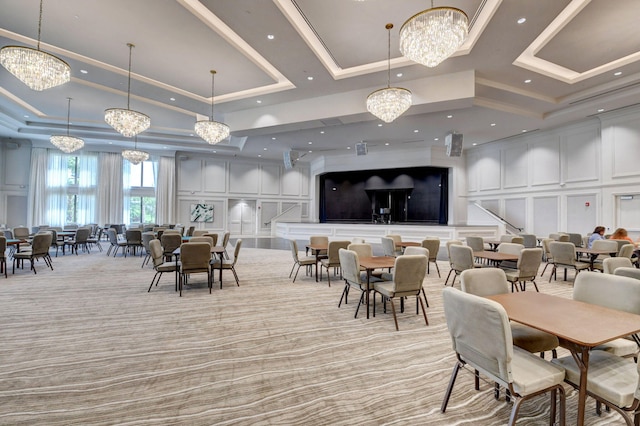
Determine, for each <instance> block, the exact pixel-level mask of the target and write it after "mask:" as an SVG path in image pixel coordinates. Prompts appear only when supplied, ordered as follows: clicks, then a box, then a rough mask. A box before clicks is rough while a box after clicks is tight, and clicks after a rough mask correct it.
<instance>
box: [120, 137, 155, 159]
mask: <svg viewBox="0 0 640 426" xmlns="http://www.w3.org/2000/svg"><path fill="white" fill-rule="evenodd" d="M122 158H124V159H125V160H128V161H129V162H130V163H131V164H134V165H135V164H140V163H142V162H143V161H147V160H148V159H149V153H148V152H145V151H140V150H138V136H134V137H133V149H125V150H124V151H122Z"/></svg>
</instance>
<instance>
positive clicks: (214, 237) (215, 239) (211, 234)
mask: <svg viewBox="0 0 640 426" xmlns="http://www.w3.org/2000/svg"><path fill="white" fill-rule="evenodd" d="M202 236H203V237H209V238H211V241H213V245H214V246H215V245H217V244H218V234H216V233H215V232H207V233H206V234H202Z"/></svg>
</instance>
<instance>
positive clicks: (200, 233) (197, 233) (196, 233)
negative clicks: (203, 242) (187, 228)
mask: <svg viewBox="0 0 640 426" xmlns="http://www.w3.org/2000/svg"><path fill="white" fill-rule="evenodd" d="M208 233H209V231H207V230H206V229H196V230H194V231H193V232H192V233H191V236H192V237H201V236H203V235H204V234H208Z"/></svg>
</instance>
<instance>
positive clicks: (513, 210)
mask: <svg viewBox="0 0 640 426" xmlns="http://www.w3.org/2000/svg"><path fill="white" fill-rule="evenodd" d="M504 218H505V220H506V221H507V222H509V223H510V224H512V225H513V226H515V227H516V228H523V229H526V227H527V200H526V199H525V198H509V199H506V200H504Z"/></svg>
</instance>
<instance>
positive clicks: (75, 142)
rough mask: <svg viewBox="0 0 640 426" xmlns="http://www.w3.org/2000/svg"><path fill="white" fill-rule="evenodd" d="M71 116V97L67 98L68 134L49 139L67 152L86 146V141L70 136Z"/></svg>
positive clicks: (53, 136)
mask: <svg viewBox="0 0 640 426" xmlns="http://www.w3.org/2000/svg"><path fill="white" fill-rule="evenodd" d="M70 117H71V98H67V134H66V135H52V136H51V137H50V138H49V140H50V141H51V143H52V144H54V145H55V146H56V147H57V148H58V149H59V150H60V151H62V152H66V153H67V154H70V153H72V152H73V151H77V150H79V149H80V148H82V147H83V146H84V141H83V140H82V139H80V138H75V137H73V136H69V124H70Z"/></svg>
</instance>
